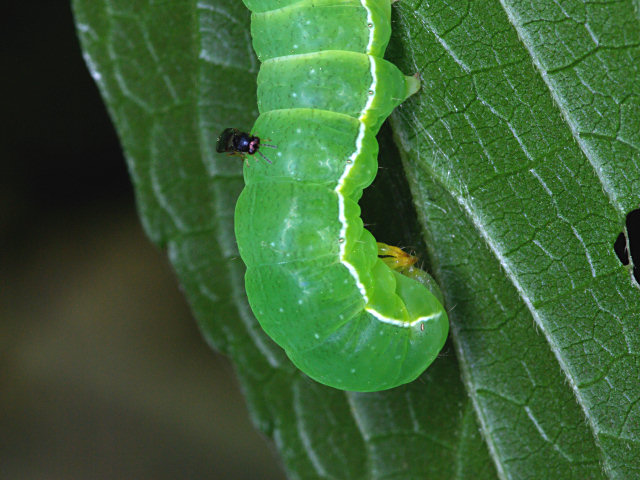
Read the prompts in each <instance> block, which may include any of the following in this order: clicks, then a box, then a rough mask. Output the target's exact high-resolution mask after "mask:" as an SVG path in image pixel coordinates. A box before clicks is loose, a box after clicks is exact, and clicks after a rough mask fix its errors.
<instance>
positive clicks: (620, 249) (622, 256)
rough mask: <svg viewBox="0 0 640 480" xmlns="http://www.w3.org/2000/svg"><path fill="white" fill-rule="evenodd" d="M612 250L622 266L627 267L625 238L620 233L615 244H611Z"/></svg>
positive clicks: (627, 257) (627, 253) (627, 258)
mask: <svg viewBox="0 0 640 480" xmlns="http://www.w3.org/2000/svg"><path fill="white" fill-rule="evenodd" d="M613 249H614V250H615V252H616V255H617V256H618V259H619V260H620V262H621V263H622V264H623V265H629V252H628V251H627V237H625V236H624V233H622V232H621V233H620V235H618V238H617V239H616V243H614V244H613Z"/></svg>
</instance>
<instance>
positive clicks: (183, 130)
mask: <svg viewBox="0 0 640 480" xmlns="http://www.w3.org/2000/svg"><path fill="white" fill-rule="evenodd" d="M74 11H75V16H76V23H77V28H78V32H79V35H80V38H81V41H82V45H83V49H84V52H85V59H86V62H87V65H88V67H89V69H90V71H91V73H92V75H93V77H94V79H95V80H96V82H97V83H98V85H99V87H100V90H101V92H102V95H103V97H104V98H105V102H106V104H107V106H108V108H109V111H110V114H111V116H112V118H113V120H114V123H115V125H116V128H117V130H118V133H119V135H120V138H121V141H122V144H123V147H124V149H125V153H126V157H127V161H128V164H129V168H130V171H131V175H132V178H133V182H134V185H135V189H136V195H137V202H138V206H139V211H140V216H141V218H142V221H143V223H144V225H145V228H146V230H147V232H148V234H149V236H150V237H151V238H152V239H153V240H154V242H156V243H157V244H158V245H160V246H163V247H165V248H166V249H167V251H168V254H169V258H170V259H171V262H172V263H173V265H174V268H175V269H176V272H177V275H178V277H179V280H180V283H181V284H182V286H183V288H184V290H185V293H186V295H187V297H188V299H189V302H190V304H191V307H192V309H193V312H194V314H195V316H196V319H197V321H198V323H199V325H200V327H201V330H202V332H203V335H204V336H205V338H206V339H207V341H208V342H209V343H210V344H211V345H212V346H214V347H215V348H216V349H218V350H221V351H223V352H225V353H226V354H228V355H229V356H230V357H231V358H232V359H233V361H234V362H235V365H236V368H237V372H238V376H239V378H240V381H241V383H242V386H243V390H244V392H245V395H246V398H247V402H248V405H249V408H250V411H251V414H252V416H253V419H254V422H255V423H256V425H257V426H258V427H259V428H260V429H261V430H262V431H263V432H265V433H266V434H267V435H269V436H270V437H271V438H272V439H273V441H274V442H275V444H276V446H277V448H278V450H279V452H280V454H281V457H282V460H283V463H284V466H285V469H286V470H287V474H288V476H289V477H290V478H300V479H339V480H345V479H363V480H364V479H414V478H415V479H419V478H442V479H466V478H473V479H493V478H496V472H495V468H494V466H493V464H492V461H491V458H490V456H489V453H488V450H487V448H486V446H485V443H484V441H483V440H482V437H481V435H480V432H479V428H478V424H477V421H476V417H475V414H474V413H473V407H472V405H471V401H470V399H469V398H468V396H467V394H466V392H465V390H464V387H463V384H462V382H461V381H460V373H459V370H458V364H457V359H456V358H455V356H453V355H451V354H449V355H445V356H443V357H442V358H440V359H439V360H438V361H437V362H436V363H435V364H434V365H433V366H432V367H431V368H430V369H429V371H428V372H427V373H426V374H425V375H423V376H422V377H421V378H420V379H419V381H417V382H415V383H414V384H412V385H408V386H405V387H402V388H398V389H394V390H393V391H389V392H383V393H379V394H349V393H345V392H340V391H337V390H333V389H331V388H328V387H324V386H322V385H319V384H317V383H315V382H313V381H311V380H310V379H308V378H307V377H305V376H304V375H303V374H301V373H300V372H299V371H297V370H296V369H295V368H294V367H293V366H292V365H291V364H290V362H289V361H288V359H287V358H286V356H285V355H284V353H283V352H282V351H281V350H280V348H279V347H277V346H276V345H275V344H274V343H273V342H272V341H271V340H270V339H269V338H268V337H266V335H265V334H264V333H263V332H262V330H261V329H260V327H259V325H258V324H257V322H256V320H255V319H254V318H253V316H252V314H251V312H250V310H249V307H248V304H247V301H246V298H245V295H244V283H243V273H244V266H243V265H242V262H241V260H240V259H239V257H238V252H237V249H236V245H235V240H234V237H233V210H234V205H235V200H236V198H237V196H238V194H239V192H240V190H241V189H242V185H243V183H242V177H241V165H240V164H239V162H235V161H232V160H233V159H229V158H228V157H224V156H220V155H217V154H215V142H216V139H217V135H218V133H219V132H220V131H221V130H222V129H223V128H224V127H227V126H230V125H234V126H244V128H247V129H248V128H249V126H250V125H251V124H252V123H253V119H254V118H255V117H256V115H257V111H256V107H255V104H256V99H255V77H256V74H257V70H258V64H257V61H256V59H255V58H254V56H253V52H252V50H251V45H250V37H249V26H248V22H249V13H248V11H246V9H244V7H243V6H242V5H241V4H240V3H239V2H237V1H236V0H234V1H231V0H225V1H212V0H211V1H201V2H199V3H198V4H195V3H193V2H186V1H175V2H171V3H167V2H164V3H154V2H149V3H147V2H145V3H136V4H131V2H124V1H113V0H108V1H107V0H105V1H95V0H91V1H89V0H76V1H74ZM392 213H393V212H392ZM394 216H395V215H394Z"/></svg>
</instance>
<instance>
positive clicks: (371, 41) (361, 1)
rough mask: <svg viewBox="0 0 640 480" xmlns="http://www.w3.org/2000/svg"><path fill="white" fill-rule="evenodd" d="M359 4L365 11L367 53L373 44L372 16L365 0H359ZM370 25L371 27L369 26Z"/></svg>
mask: <svg viewBox="0 0 640 480" xmlns="http://www.w3.org/2000/svg"><path fill="white" fill-rule="evenodd" d="M360 4H361V5H362V8H364V9H365V10H366V11H367V27H368V28H369V43H368V44H367V53H368V54H370V53H371V47H372V46H373V32H374V30H375V28H373V17H372V16H371V9H370V8H369V7H367V0H360ZM369 25H371V27H369Z"/></svg>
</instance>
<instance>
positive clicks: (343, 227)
mask: <svg viewBox="0 0 640 480" xmlns="http://www.w3.org/2000/svg"><path fill="white" fill-rule="evenodd" d="M364 3H365V0H362V4H363V6H364ZM365 8H366V7H365ZM367 12H369V10H368V9H367ZM367 57H368V58H369V63H370V66H371V85H370V86H369V91H370V92H372V93H371V94H370V95H369V98H368V99H367V103H366V105H365V106H364V108H363V109H362V111H361V112H360V117H359V118H358V120H359V121H360V128H359V129H358V137H357V138H356V145H355V150H354V152H353V153H352V154H351V156H350V157H349V160H350V161H349V162H347V164H346V167H345V169H344V172H343V173H342V175H341V176H340V179H339V180H338V185H337V186H336V188H335V192H336V194H337V195H338V219H339V220H340V238H341V239H343V241H342V243H340V263H342V264H343V265H344V266H345V267H346V268H347V270H349V273H350V274H351V276H352V277H353V279H354V280H355V282H356V285H357V287H358V290H360V293H361V294H362V298H363V299H364V303H365V305H366V304H367V303H369V296H368V295H367V289H366V288H365V286H364V284H363V283H362V281H361V280H360V275H359V274H358V271H357V270H356V268H355V267H354V266H353V265H352V264H351V263H349V262H348V261H347V260H346V259H345V252H346V250H347V218H346V216H345V214H344V195H343V194H342V187H343V186H344V182H345V179H346V178H347V177H348V176H349V173H350V172H351V169H352V168H353V166H354V165H355V162H356V159H357V158H358V155H360V152H361V151H362V141H363V139H364V136H365V134H366V129H367V127H366V126H365V124H364V120H365V119H366V117H367V113H368V111H369V108H371V105H372V104H373V100H374V97H375V96H376V86H377V83H378V79H377V76H376V63H375V57H372V56H370V55H367ZM365 310H366V311H367V312H369V313H370V314H371V315H373V316H374V317H376V318H377V319H378V320H380V321H381V322H383V323H388V324H390V325H395V326H398V327H404V328H409V327H412V326H413V325H416V324H418V323H420V322H426V321H427V320H430V319H431V318H434V317H435V316H437V315H438V314H434V315H429V316H427V317H418V318H417V319H416V320H414V321H412V322H404V321H402V320H396V319H395V318H389V317H387V316H385V315H383V314H381V313H380V312H378V311H377V310H375V309H373V308H367V307H365Z"/></svg>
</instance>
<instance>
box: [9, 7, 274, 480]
mask: <svg viewBox="0 0 640 480" xmlns="http://www.w3.org/2000/svg"><path fill="white" fill-rule="evenodd" d="M3 23H4V25H3V26H2V31H1V33H0V35H1V36H2V42H1V45H0V49H1V51H2V56H3V58H2V60H3V61H2V65H3V73H2V75H1V76H0V82H1V86H2V94H3V96H2V98H3V102H2V106H3V108H2V111H3V114H2V120H1V121H2V125H1V126H0V135H1V137H0V138H1V139H2V141H1V142H0V149H1V153H2V157H1V158H2V163H1V166H2V170H1V171H2V175H0V432H1V434H0V477H1V478H7V479H45V478H46V479H53V480H55V479H69V478H74V479H75V478H83V479H87V478H105V479H111V478H113V479H115V478H118V479H120V478H132V479H146V478H148V479H165V478H166V479H175V478H207V479H213V478H216V479H217V478H221V479H231V480H233V479H256V478H260V479H269V478H283V477H284V475H283V474H282V473H281V469H280V467H279V466H278V465H277V459H276V456H275V455H274V454H273V453H272V452H271V451H270V450H271V447H270V446H269V444H267V442H265V441H264V439H262V438H261V436H260V434H259V433H258V432H256V431H255V430H254V429H253V427H252V425H251V423H250V421H249V418H248V414H247V410H246V407H245V404H244V400H242V396H241V393H240V392H239V388H238V383H237V381H236V379H235V375H234V373H233V370H232V368H231V366H230V364H229V362H228V361H227V360H226V359H225V358H223V357H221V356H220V355H218V354H216V353H214V352H212V351H210V350H209V349H208V348H207V347H206V345H205V344H204V341H203V340H202V338H201V336H200V334H199V333H198V331H197V327H196V324H195V322H194V320H193V319H192V318H191V316H190V313H189V311H188V307H187V305H186V303H185V301H184V299H183V297H182V295H181V294H180V292H179V291H178V287H177V282H176V280H175V278H174V276H173V273H172V272H171V269H170V267H169V266H168V263H167V261H166V259H165V255H164V253H163V252H160V251H159V250H158V249H156V248H155V247H154V246H152V245H151V243H150V242H149V240H148V239H147V238H146V237H145V235H144V233H143V232H142V229H141V227H140V224H139V221H138V219H137V217H136V212H135V206H134V198H133V192H132V188H131V185H130V181H129V179H128V175H127V171H126V166H125V163H124V159H123V157H122V152H121V150H120V147H119V145H118V141H117V138H116V135H115V132H114V129H113V127H112V125H111V123H110V121H109V119H108V117H107V114H106V110H105V107H104V106H103V104H102V101H101V99H100V96H99V94H98V91H97V88H96V87H95V85H94V84H93V81H92V80H91V78H90V76H89V74H88V72H87V70H86V68H85V66H84V63H83V61H82V56H81V52H80V48H79V45H78V41H77V39H76V35H75V31H74V26H73V19H72V14H71V8H70V5H69V4H68V3H66V2H47V1H40V2H38V1H35V2H9V3H7V4H6V5H4V15H3Z"/></svg>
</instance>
